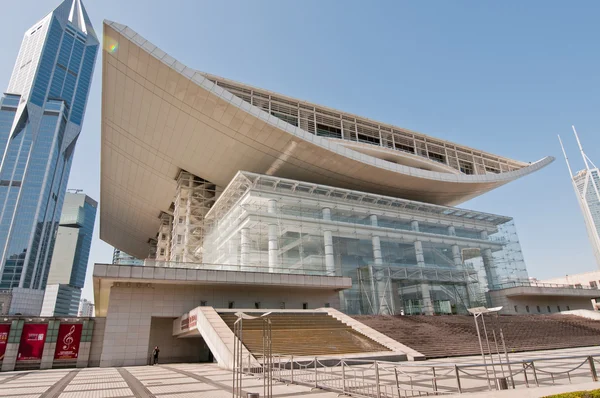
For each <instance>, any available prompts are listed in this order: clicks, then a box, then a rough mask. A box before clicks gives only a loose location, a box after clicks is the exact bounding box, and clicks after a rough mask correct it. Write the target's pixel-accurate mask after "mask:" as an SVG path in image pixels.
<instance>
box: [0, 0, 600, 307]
mask: <svg viewBox="0 0 600 398" xmlns="http://www.w3.org/2000/svg"><path fill="white" fill-rule="evenodd" d="M2 3H3V4H2V19H3V21H2V27H3V29H2V41H1V42H0V54H1V56H0V87H1V88H2V89H5V88H6V87H7V85H8V80H9V78H10V73H11V71H12V68H13V64H14V61H15V58H16V56H17V52H18V49H19V46H20V43H21V40H22V36H23V33H24V32H25V30H26V29H27V28H29V27H30V26H31V25H33V24H34V23H35V22H36V21H37V20H39V19H41V18H42V17H43V16H44V15H45V14H46V13H47V12H49V11H51V10H52V9H53V8H54V7H56V6H57V5H58V4H59V0H19V1H11V2H9V1H3V2H2ZM84 3H85V5H86V7H87V10H88V13H89V14H90V16H91V18H92V21H93V24H94V27H95V29H96V32H97V33H98V34H99V36H101V33H102V20H103V19H105V18H106V19H110V20H113V21H116V22H119V23H122V24H125V25H129V26H130V27H131V28H133V29H134V30H136V31H137V32H139V33H140V34H142V35H143V36H145V37H146V38H147V39H149V40H150V41H152V42H154V44H156V45H158V46H159V47H161V48H162V49H163V50H165V51H167V52H168V53H169V54H170V55H172V56H173V57H175V58H176V59H178V60H179V61H181V62H183V63H184V64H186V65H188V66H190V67H192V68H196V69H199V70H202V71H206V72H210V73H214V74H217V75H220V76H223V77H227V78H230V79H234V80H238V81H241V82H244V83H248V84H252V85H256V86H259V87H263V88H266V89H270V90H273V91H277V92H280V93H282V94H286V95H290V96H293V97H297V98H301V99H305V100H308V101H312V102H316V103H319V104H323V105H326V106H330V107H333V108H338V109H341V110H344V111H347V112H352V113H356V114H359V115H362V116H366V117H369V118H372V119H375V120H380V121H383V122H387V123H392V124H395V125H397V126H401V127H406V128H409V129H413V130H416V131H420V132H423V133H426V134H429V135H432V136H435V137H440V138H443V139H447V140H451V141H455V142H458V143H461V144H465V145H469V146H472V147H475V148H479V149H482V150H486V151H490V152H493V153H496V154H498V155H503V156H507V157H511V158H514V159H518V160H523V161H535V160H538V159H540V158H542V157H544V156H546V155H552V156H555V157H556V158H557V161H556V162H554V163H553V164H552V165H550V166H549V167H547V168H546V169H544V170H542V171H540V172H538V173H535V174H533V175H530V176H528V177H525V178H523V179H521V180H518V181H515V182H513V183H511V184H508V185H506V186H504V187H502V188H499V189H497V190H495V191H493V192H490V193H488V194H486V195H484V196H482V197H480V198H477V199H475V200H472V201H470V202H467V203H465V204H463V205H462V207H467V208H471V209H474V210H481V211H487V212H491V213H497V214H502V215H508V216H512V217H514V219H515V223H516V226H517V229H518V233H519V236H520V240H521V245H522V248H523V252H524V255H525V261H526V263H527V267H528V269H529V274H530V276H535V277H538V278H548V277H553V276H560V275H563V274H567V273H569V274H572V273H576V272H584V271H588V270H594V269H596V264H595V262H594V259H593V255H592V251H591V248H590V245H589V243H588V239H587V235H586V232H585V226H584V223H583V217H582V216H581V214H580V210H579V207H578V205H577V202H576V198H575V194H574V193H573V190H572V187H571V184H570V180H569V178H568V172H567V169H566V166H565V164H564V160H563V158H562V154H561V152H560V147H559V145H558V141H557V138H556V134H559V133H560V134H561V135H562V136H563V139H564V140H565V141H566V145H567V150H568V151H569V154H570V157H571V159H573V160H574V161H575V168H577V169H578V168H582V167H583V162H582V161H581V158H580V157H578V152H577V148H576V144H575V141H574V139H573V138H572V135H571V132H570V126H571V124H574V125H575V126H576V127H577V129H578V132H579V133H580V136H581V138H582V141H583V143H584V146H585V147H586V150H587V153H588V156H590V157H591V158H592V159H593V160H594V159H595V160H596V161H597V162H598V163H600V149H599V144H600V135H599V134H598V131H599V130H600V112H598V109H600V91H599V88H600V73H599V72H598V71H599V70H600V52H598V37H600V25H599V24H598V15H600V3H599V2H597V1H578V2H565V1H548V0H545V1H526V2H521V1H511V2H480V1H475V0H473V1H441V0H439V1H421V0H419V1H416V0H414V1H412V2H407V1H399V0H394V1H373V2H364V1H363V2H359V1H347V0H344V1H342V0H338V1H333V0H330V1H323V0H303V1H291V0H289V1H276V0H272V1H266V0H265V1H259V0H256V1H247V0H239V1H224V0H223V1H216V0H215V1H203V0H169V1H165V0H87V1H86V0H84ZM98 61H99V62H98V64H97V66H96V71H95V77H94V83H93V88H92V91H91V94H90V99H89V102H88V107H87V113H86V119H85V124H84V128H83V132H82V135H81V137H80V138H79V142H78V144H77V149H76V152H75V160H74V162H73V168H72V170H71V178H70V181H69V187H70V188H81V189H83V190H84V191H85V192H86V193H87V194H88V195H90V196H92V197H93V198H95V199H99V197H100V186H99V174H100V153H99V151H100V95H101V77H102V71H101V63H100V59H99V60H98ZM95 235H96V237H95V239H94V241H93V246H92V251H91V254H90V268H89V270H88V278H87V283H86V288H85V290H84V297H87V298H92V297H93V295H92V284H91V277H90V274H91V266H92V264H93V263H94V262H109V261H111V256H112V248H111V247H110V246H108V245H107V244H106V243H104V242H102V241H100V240H99V239H98V238H97V235H98V226H96V231H95Z"/></svg>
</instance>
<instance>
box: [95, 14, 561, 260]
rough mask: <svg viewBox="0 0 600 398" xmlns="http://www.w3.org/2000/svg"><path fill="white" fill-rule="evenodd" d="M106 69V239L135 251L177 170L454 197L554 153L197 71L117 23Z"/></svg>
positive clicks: (169, 193) (163, 207) (140, 251)
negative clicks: (390, 121) (470, 139)
mask: <svg viewBox="0 0 600 398" xmlns="http://www.w3.org/2000/svg"><path fill="white" fill-rule="evenodd" d="M102 72H103V73H102V157H101V159H102V160H101V162H102V165H101V209H100V237H101V238H102V239H103V240H105V241H106V242H108V243H110V244H112V245H114V246H116V247H117V248H119V249H121V250H124V251H126V252H127V253H129V254H131V255H134V256H138V257H145V256H146V255H147V253H148V243H147V242H148V239H150V238H154V237H155V236H156V233H157V231H158V227H159V223H160V221H159V218H158V217H159V215H160V213H161V212H162V211H165V212H168V209H169V207H170V205H171V202H172V201H173V196H174V194H175V189H176V181H175V178H176V177H177V174H178V172H179V171H180V170H181V169H183V170H187V171H189V172H191V173H193V174H195V175H197V176H199V177H202V178H204V179H206V180H209V181H211V182H213V183H215V184H216V185H217V186H220V187H222V188H224V187H226V186H227V185H228V183H229V182H230V181H231V179H232V178H233V177H234V176H235V174H236V173H237V172H238V171H240V170H244V171H250V172H254V173H259V174H267V175H274V176H280V177H284V178H289V179H295V180H300V181H307V182H313V183H318V184H326V185H330V186H335V187H339V188H346V189H354V190H359V191H364V192H370V193H375V194H381V195H388V196H394V197H401V198H405V199H411V200H416V201H422V202H427V203H433V204H440V205H456V204H458V203H462V202H464V201H466V200H468V199H471V198H473V197H476V196H478V195H481V194H482V193H485V192H487V191H489V190H491V189H494V188H496V187H499V186H501V185H503V184H505V183H507V182H509V181H512V180H514V179H516V178H519V177H522V176H524V175H527V174H529V173H531V172H533V171H536V170H538V169H540V168H542V167H544V166H546V165H547V164H549V163H551V162H552V161H553V160H554V159H553V158H552V157H546V158H544V159H541V160H539V161H537V162H534V163H532V164H527V163H523V162H518V161H514V160H511V159H506V158H502V157H498V156H496V155H492V154H489V153H484V152H481V151H477V150H474V149H471V148H467V147H464V146H460V145H457V144H453V143H449V142H444V141H441V140H436V139H434V138H431V137H427V136H425V135H423V134H419V133H415V132H410V131H408V130H406V129H400V128H396V127H394V126H389V125H385V124H382V123H377V122H373V121H370V120H368V119H364V118H360V117H358V116H354V115H349V114H345V113H342V112H339V111H335V110H332V109H328V108H324V107H320V106H317V105H314V104H310V103H307V102H303V101H298V100H294V99H292V98H289V97H284V96H281V95H279V94H274V93H269V92H268V91H266V90H261V89H257V88H252V87H250V86H246V85H241V84H239V83H234V82H231V81H228V80H225V79H221V78H217V77H215V76H212V75H207V74H205V73H201V72H197V71H195V70H193V69H190V68H188V67H186V66H185V65H183V64H181V63H180V62H178V61H176V60H175V59H174V58H172V57H170V56H169V55H167V54H166V53H165V52H164V51H162V50H160V49H159V48H157V47H156V46H154V45H153V44H151V43H150V42H148V41H147V40H146V39H144V38H143V37H141V36H140V35H139V34H137V33H136V32H134V31H133V30H131V29H130V28H128V27H126V26H123V25H120V24H117V23H114V22H108V21H105V24H104V52H103V71H102ZM225 86H226V87H227V88H228V89H225V88H224V87H225ZM244 90H247V91H250V94H249V96H250V100H248V98H246V97H247V96H248V93H246V91H244ZM232 92H235V93H236V94H237V95H234V94H232ZM254 97H257V98H263V99H264V101H266V102H264V101H263V102H262V103H261V102H260V101H258V102H257V100H255V99H254ZM265 97H266V98H265ZM255 103H256V104H257V105H254V104H255ZM286 106H287V109H289V108H290V107H291V108H293V107H294V106H295V107H296V109H298V111H297V112H298V113H297V115H298V117H297V118H296V120H294V119H290V118H289V117H288V116H287V113H285V112H288V111H286ZM269 111H270V113H269ZM311 112H312V113H311ZM288 113H289V112H288ZM309 114H311V115H312V116H311V117H312V118H313V119H312V120H311V119H310V117H307V116H306V115H309ZM275 115H277V116H275ZM336 118H337V119H336ZM282 119H285V120H282ZM336 120H337V121H336ZM336 123H339V124H337V125H339V128H337V127H336ZM294 124H297V125H298V126H297V125H294ZM311 129H312V130H313V131H311ZM323 129H325V130H323ZM324 131H325V134H326V135H329V137H330V138H327V137H323V136H319V135H317V134H322V133H323V132H324ZM352 134H353V135H352ZM331 137H338V138H331ZM405 139H406V140H405ZM411 140H412V141H411ZM398 142H400V143H399V144H398ZM390 143H391V144H390ZM411 143H412V144H411ZM411 148H412V153H411ZM407 150H408V152H407ZM440 156H441V157H440ZM441 162H444V163H441ZM465 165H467V166H468V165H470V170H472V172H473V173H482V174H472V175H469V174H465V173H463V172H461V171H460V170H459V169H461V168H463V171H464V166H465ZM467 168H468V167H467ZM489 170H493V171H495V172H493V173H492V172H488V171H489Z"/></svg>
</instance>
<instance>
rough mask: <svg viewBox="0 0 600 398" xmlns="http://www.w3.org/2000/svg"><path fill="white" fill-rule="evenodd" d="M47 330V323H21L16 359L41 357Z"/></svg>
mask: <svg viewBox="0 0 600 398" xmlns="http://www.w3.org/2000/svg"><path fill="white" fill-rule="evenodd" d="M47 330H48V324H47V323H26V324H25V325H23V334H21V343H20V344H19V353H18V354H17V361H26V360H29V359H42V353H43V352H44V343H45V342H46V331H47Z"/></svg>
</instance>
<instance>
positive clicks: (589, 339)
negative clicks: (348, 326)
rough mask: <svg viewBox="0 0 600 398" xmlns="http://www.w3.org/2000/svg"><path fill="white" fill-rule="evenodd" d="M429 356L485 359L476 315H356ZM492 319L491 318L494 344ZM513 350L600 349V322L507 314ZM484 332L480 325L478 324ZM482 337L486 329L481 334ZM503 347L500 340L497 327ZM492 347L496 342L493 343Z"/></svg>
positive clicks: (505, 326)
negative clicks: (591, 347) (482, 354)
mask: <svg viewBox="0 0 600 398" xmlns="http://www.w3.org/2000/svg"><path fill="white" fill-rule="evenodd" d="M352 318H354V319H356V320H357V321H359V322H361V323H363V324H365V325H367V326H369V327H371V328H373V329H375V330H377V331H378V332H380V333H383V334H384V335H386V336H388V337H390V338H392V339H394V340H396V341H398V342H400V343H402V344H404V345H407V346H408V347H410V348H412V349H414V350H416V351H418V352H420V353H422V354H423V355H425V356H426V357H427V358H441V357H453V356H464V355H480V353H481V351H480V349H479V341H478V339H477V331H476V329H475V323H474V321H473V317H472V316H464V315H439V316H426V315H411V316H366V315H365V316H353V317H352ZM493 322H494V321H493V320H492V318H491V317H486V326H487V329H488V336H489V339H490V342H493V336H492V325H493ZM498 322H499V324H500V325H501V326H502V330H503V333H504V337H505V341H506V348H507V350H508V351H509V352H519V351H535V350H547V349H559V348H573V347H586V346H596V345H600V321H594V320H590V319H584V318H581V317H578V316H573V315H562V314H554V315H505V316H500V317H499V318H498ZM479 325H480V328H481V323H480V324H479ZM481 333H482V334H483V330H481ZM496 337H497V339H498V343H499V344H500V336H499V335H498V329H496ZM492 344H493V343H492Z"/></svg>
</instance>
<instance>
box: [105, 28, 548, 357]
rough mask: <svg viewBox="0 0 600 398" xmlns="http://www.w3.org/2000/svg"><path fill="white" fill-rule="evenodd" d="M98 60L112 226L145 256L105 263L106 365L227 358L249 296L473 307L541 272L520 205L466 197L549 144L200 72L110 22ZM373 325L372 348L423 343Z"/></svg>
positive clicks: (309, 302)
mask: <svg viewBox="0 0 600 398" xmlns="http://www.w3.org/2000/svg"><path fill="white" fill-rule="evenodd" d="M102 60H103V61H102V68H103V71H102V147H101V150H102V165H101V170H102V171H101V199H100V200H101V207H100V236H101V238H102V239H103V240H104V241H106V242H107V243H109V244H111V245H113V246H115V247H116V248H117V249H119V250H121V251H123V252H126V253H128V254H130V255H132V256H134V257H136V258H145V259H146V260H145V262H144V265H143V266H129V265H118V264H96V266H95V269H94V293H95V305H96V316H97V317H98V318H97V319H96V325H97V326H98V327H99V325H100V323H104V325H103V327H104V328H105V330H104V332H103V333H104V336H103V346H102V347H101V349H100V351H101V354H100V358H99V363H100V365H101V366H111V365H117V366H118V365H131V364H145V363H147V361H148V357H149V352H150V351H149V350H150V349H151V347H152V346H154V345H159V346H161V356H162V357H164V358H165V360H168V361H202V360H208V359H212V358H214V360H216V361H218V362H219V363H220V364H222V365H223V366H229V365H230V361H231V347H232V344H233V338H232V336H233V335H232V331H231V328H230V326H231V317H232V316H233V315H232V313H234V312H235V311H239V310H244V311H247V312H265V311H266V310H273V311H275V312H277V314H279V315H281V316H284V314H313V316H315V317H317V318H316V319H321V318H319V317H320V316H326V317H327V319H329V318H332V319H335V321H336V322H345V324H348V323H351V321H350V320H349V319H350V318H349V316H351V315H357V314H388V315H389V314H405V315H410V314H431V315H433V314H466V313H467V311H466V309H467V308H470V307H474V306H481V305H487V304H488V302H489V300H490V295H489V294H488V292H489V291H492V290H498V289H502V288H503V287H504V285H505V284H506V283H511V282H514V281H527V280H528V275H527V269H526V267H525V262H524V259H523V256H522V254H521V249H520V245H519V240H518V236H517V233H516V230H515V226H514V223H513V220H512V219H511V218H510V217H507V216H502V215H496V214H488V213H483V212H478V211H471V210H467V209H463V208H458V207H455V206H456V205H459V204H461V203H463V202H465V201H467V200H469V199H472V198H474V197H477V196H479V195H482V194H484V193H486V192H488V191H490V190H492V189H494V188H497V187H499V186H502V185H504V184H506V183H508V182H511V181H512V180H515V179H517V178H520V177H524V176H526V175H527V174H530V173H532V172H535V171H537V170H539V169H541V168H542V167H544V166H546V165H548V164H549V163H551V162H552V161H553V158H551V157H545V158H543V159H541V160H539V161H535V162H522V161H517V160H512V159H508V158H505V157H502V156H498V155H494V154H491V153H487V152H484V151H480V150H476V149H473V148H469V147H467V146H463V145H460V144H457V143H452V142H447V141H443V140H440V139H436V138H433V137H429V136H426V135H424V134H421V133H417V132H414V131H410V130H407V129H404V128H399V127H396V126H392V125H389V124H385V123H382V122H377V121H373V120H370V119H367V118H364V117H361V116H357V115H353V114H349V113H345V112H342V111H338V110H335V109H330V108H326V107H323V106H320V105H316V104H313V103H309V102H305V101H300V100H297V99H294V98H291V97H287V96H284V95H281V94H278V93H274V92H270V91H268V90H264V89H260V88H257V87H252V86H249V85H246V84H241V83H237V82H233V81H230V80H226V79H223V78H220V77H217V76H213V75H209V74H207V73H203V72H199V71H196V70H194V69H190V68H189V67H187V66H185V65H183V64H182V63H180V62H179V61H177V60H176V59H174V58H173V57H171V56H170V55H168V54H166V53H165V52H164V51H162V50H161V49H159V48H158V47H156V46H154V45H153V44H152V43H150V42H149V41H147V40H146V39H145V38H143V37H142V36H141V35H139V34H138V33H136V32H135V31H133V30H132V29H130V28H129V27H127V26H124V25H120V24H118V23H114V22H110V21H106V22H105V24H104V43H103V57H102ZM489 304H492V303H489ZM289 316H291V315H289ZM344 320H346V321H347V322H346V321H344ZM350 329H351V330H349V331H348V333H350V334H352V333H355V332H356V333H358V332H357V330H358V329H360V325H356V326H355V327H352V328H350ZM361 336H368V333H367V334H365V333H363V334H361ZM373 336H375V335H373ZM373 336H370V337H365V338H366V339H367V340H368V343H369V344H372V345H373V346H372V347H371V348H370V350H369V351H368V352H370V353H373V352H386V353H387V354H386V355H403V356H404V357H405V358H410V357H411V356H417V355H416V354H415V353H412V352H411V350H410V349H409V348H408V347H404V346H402V345H401V344H399V343H396V342H390V341H387V342H385V341H379V340H377V339H378V338H377V337H373ZM340 338H342V337H340ZM394 343H395V344H394ZM367 345H368V344H367ZM338 354H339V353H338ZM365 355H366V353H365Z"/></svg>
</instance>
